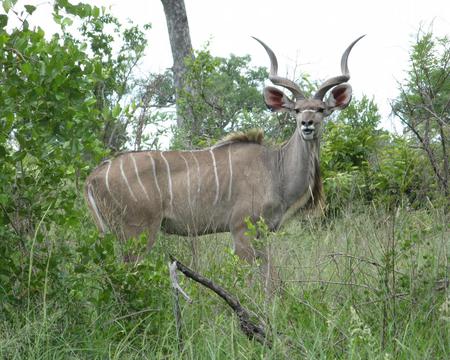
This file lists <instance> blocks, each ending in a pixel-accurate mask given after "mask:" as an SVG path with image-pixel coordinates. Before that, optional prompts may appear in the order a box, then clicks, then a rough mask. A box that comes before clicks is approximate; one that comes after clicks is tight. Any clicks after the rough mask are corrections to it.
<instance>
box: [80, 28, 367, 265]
mask: <svg viewBox="0 0 450 360" xmlns="http://www.w3.org/2000/svg"><path fill="white" fill-rule="evenodd" d="M255 39H256V38H255ZM360 39H361V37H360V38H358V39H356V40H355V41H354V42H352V43H351V44H350V46H349V47H348V48H347V49H346V50H345V52H344V54H343V55H342V59H341V71H342V75H340V76H336V77H333V78H331V79H329V80H327V81H325V82H324V83H323V84H322V85H321V86H320V87H319V89H318V90H317V92H316V93H315V95H314V96H313V97H312V98H309V99H307V98H305V95H304V94H303V92H302V91H301V89H300V87H299V86H298V85H297V84H296V83H295V82H293V81H291V80H289V79H287V78H283V77H280V76H278V75H277V70H278V64H277V59H276V57H275V54H274V53H273V52H272V50H271V49H270V48H269V47H268V46H267V45H266V44H264V43H263V42H262V41H260V40H258V39H256V40H257V41H258V42H259V43H260V44H261V45H262V46H263V47H264V48H265V50H266V51H267V53H268V55H269V58H270V62H271V67H270V75H269V79H270V80H271V81H272V83H273V84H274V85H278V86H282V87H284V88H286V89H288V90H289V91H290V92H292V94H293V96H294V99H292V100H291V99H290V98H289V97H288V96H286V95H285V94H284V93H283V92H282V91H280V90H279V89H277V88H275V87H271V86H268V87H266V88H265V89H264V100H265V102H266V104H267V106H268V107H269V108H270V109H271V110H272V111H286V112H290V113H293V114H295V117H296V121H297V128H296V130H295V132H294V133H293V134H292V136H291V138H290V139H289V141H288V142H287V143H286V144H285V145H283V146H281V147H280V148H276V149H274V148H270V147H267V146H265V145H263V144H262V143H261V139H262V136H261V135H262V134H261V133H256V135H255V134H254V135H255V136H250V135H248V134H235V135H231V136H229V137H228V138H225V139H224V140H223V141H221V142H219V143H218V144H217V145H215V146H212V147H210V148H207V149H203V150H191V151H138V152H126V153H123V154H120V155H118V156H117V157H115V158H114V159H110V160H106V161H104V162H103V163H102V164H100V165H99V166H98V167H97V168H96V169H95V170H94V171H93V172H92V173H91V175H90V176H89V177H88V179H87V180H86V185H85V197H86V200H87V203H88V205H89V208H90V210H91V211H92V213H93V217H94V219H95V222H96V223H97V226H98V228H99V229H100V230H101V231H102V232H105V231H107V230H109V231H113V232H116V233H117V234H118V235H119V236H120V237H121V238H123V239H127V238H131V237H135V236H138V235H139V234H141V233H143V232H146V233H147V235H148V247H149V248H150V247H151V246H152V245H153V243H154V241H155V237H156V234H157V232H158V231H159V229H160V228H161V227H162V229H163V230H164V231H165V232H167V233H173V234H179V235H201V234H206V233H216V232H226V231H230V232H231V233H232V236H233V240H234V250H235V252H236V254H237V255H238V256H240V257H241V258H243V259H245V260H247V261H252V260H254V259H255V257H257V256H263V257H264V254H263V253H262V252H261V253H257V252H256V251H255V250H254V249H253V247H252V245H251V240H252V239H250V238H249V237H248V236H247V235H246V231H247V225H246V221H245V220H246V218H250V219H251V220H252V221H256V220H258V219H259V218H263V219H264V220H265V222H266V224H267V225H268V227H269V228H270V229H271V230H276V229H278V228H279V227H280V225H281V224H282V222H283V221H284V220H285V219H286V218H287V217H289V216H290V215H291V214H293V213H294V212H295V211H296V210H298V209H299V208H301V207H302V206H304V205H305V204H306V203H307V202H310V203H312V204H313V205H315V206H323V189H322V181H321V177H320V171H319V135H320V127H321V124H322V121H323V119H324V117H325V116H327V115H330V114H331V113H332V112H333V111H334V110H338V109H343V108H345V107H346V106H347V105H348V104H349V102H350V100H351V95H352V89H351V86H350V85H349V84H347V83H346V82H347V81H348V80H349V79H350V74H349V70H348V66H347V59H348V56H349V53H350V51H351V49H352V47H353V46H354V45H355V43H356V42H357V41H358V40H360ZM330 90H331V91H330ZM329 91H330V93H329V95H328V97H327V98H326V100H324V96H325V95H326V94H327V93H328V92H329Z"/></svg>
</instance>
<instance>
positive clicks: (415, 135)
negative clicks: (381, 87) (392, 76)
mask: <svg viewBox="0 0 450 360" xmlns="http://www.w3.org/2000/svg"><path fill="white" fill-rule="evenodd" d="M410 64H411V65H410V66H411V68H410V70H409V71H408V73H407V78H406V79H405V81H404V82H403V84H402V85H401V86H400V95H399V96H398V97H397V99H396V100H395V101H394V102H393V104H392V109H393V111H394V113H395V114H396V115H397V116H398V117H399V118H400V120H401V121H402V123H403V124H404V125H405V133H406V134H407V135H408V136H409V137H410V138H411V139H412V141H413V142H414V143H415V144H417V146H419V147H420V148H421V149H422V150H423V152H424V155H425V156H426V157H427V158H428V161H429V165H430V166H431V169H430V170H431V171H432V173H433V174H434V179H432V181H433V182H435V183H436V184H437V185H438V188H439V190H440V191H441V192H442V193H443V194H444V196H446V197H448V196H449V194H450V191H449V176H450V167H449V162H450V154H449V150H448V147H449V139H450V116H449V114H450V101H449V98H450V39H449V38H448V37H443V38H437V37H435V36H434V35H433V34H432V33H431V32H423V31H422V30H421V31H419V32H418V34H417V40H416V43H415V44H414V45H413V46H412V49H411V53H410Z"/></svg>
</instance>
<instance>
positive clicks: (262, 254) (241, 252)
mask: <svg viewBox="0 0 450 360" xmlns="http://www.w3.org/2000/svg"><path fill="white" fill-rule="evenodd" d="M247 231H248V228H247V225H246V224H244V223H243V224H240V225H239V226H236V227H235V228H234V229H232V231H231V234H232V235H233V241H234V252H235V254H236V255H237V256H239V257H240V258H241V259H243V260H245V261H247V262H248V263H250V264H252V263H254V262H255V260H256V259H260V260H261V267H260V270H261V273H262V276H263V281H264V288H265V290H266V292H267V293H268V294H269V295H271V294H272V293H273V291H274V290H275V288H276V282H277V281H276V279H277V276H276V272H275V269H274V267H273V265H272V261H271V260H272V259H270V256H269V254H268V252H267V249H265V248H264V249H255V248H254V247H253V246H252V244H251V242H252V240H254V239H253V238H252V237H251V236H248V235H246V234H245V233H246V232H247Z"/></svg>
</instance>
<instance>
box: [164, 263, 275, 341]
mask: <svg viewBox="0 0 450 360" xmlns="http://www.w3.org/2000/svg"><path fill="white" fill-rule="evenodd" d="M169 257H170V260H171V261H173V263H175V264H176V267H177V269H178V270H179V271H181V272H182V273H183V274H184V275H186V276H187V277H188V278H190V279H192V280H194V281H196V282H198V283H200V284H202V285H203V286H206V287H207V288H208V289H210V290H212V291H214V292H215V293H216V294H217V295H218V296H220V297H221V298H222V299H224V300H225V301H226V302H227V304H228V305H229V306H230V307H231V309H232V310H233V311H234V312H235V314H236V315H237V317H238V319H239V323H240V326H241V330H242V331H243V332H244V334H245V335H246V336H247V337H248V338H249V339H250V340H253V339H255V340H256V341H258V342H259V343H261V344H263V345H265V346H267V347H268V348H272V342H271V341H270V340H268V339H267V333H266V330H265V328H264V325H263V323H262V322H261V321H260V320H259V321H258V322H259V323H258V324H255V323H254V322H252V321H251V320H250V318H251V313H250V312H249V311H248V310H247V309H245V308H244V307H243V306H242V305H241V303H240V302H239V300H238V299H237V298H236V297H235V296H233V295H232V294H230V293H229V292H228V291H227V290H225V289H224V288H222V287H221V286H219V285H216V284H215V283H214V282H212V281H211V280H209V279H207V278H205V277H203V276H202V275H200V274H197V273H195V272H194V271H192V270H191V269H189V268H188V267H186V266H185V265H183V264H182V263H180V262H179V261H178V260H177V259H175V258H174V257H173V256H172V255H169Z"/></svg>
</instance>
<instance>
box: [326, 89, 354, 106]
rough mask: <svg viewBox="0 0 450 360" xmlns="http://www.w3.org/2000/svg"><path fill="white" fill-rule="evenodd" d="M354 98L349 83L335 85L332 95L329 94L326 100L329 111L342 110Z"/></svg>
mask: <svg viewBox="0 0 450 360" xmlns="http://www.w3.org/2000/svg"><path fill="white" fill-rule="evenodd" d="M351 100H352V87H351V86H350V85H349V84H341V85H338V86H335V87H334V88H333V89H332V90H331V92H330V95H328V98H327V101H326V102H325V104H326V106H327V111H329V112H330V113H331V112H333V111H334V110H342V109H344V108H346V107H347V106H348V104H350V101H351Z"/></svg>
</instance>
